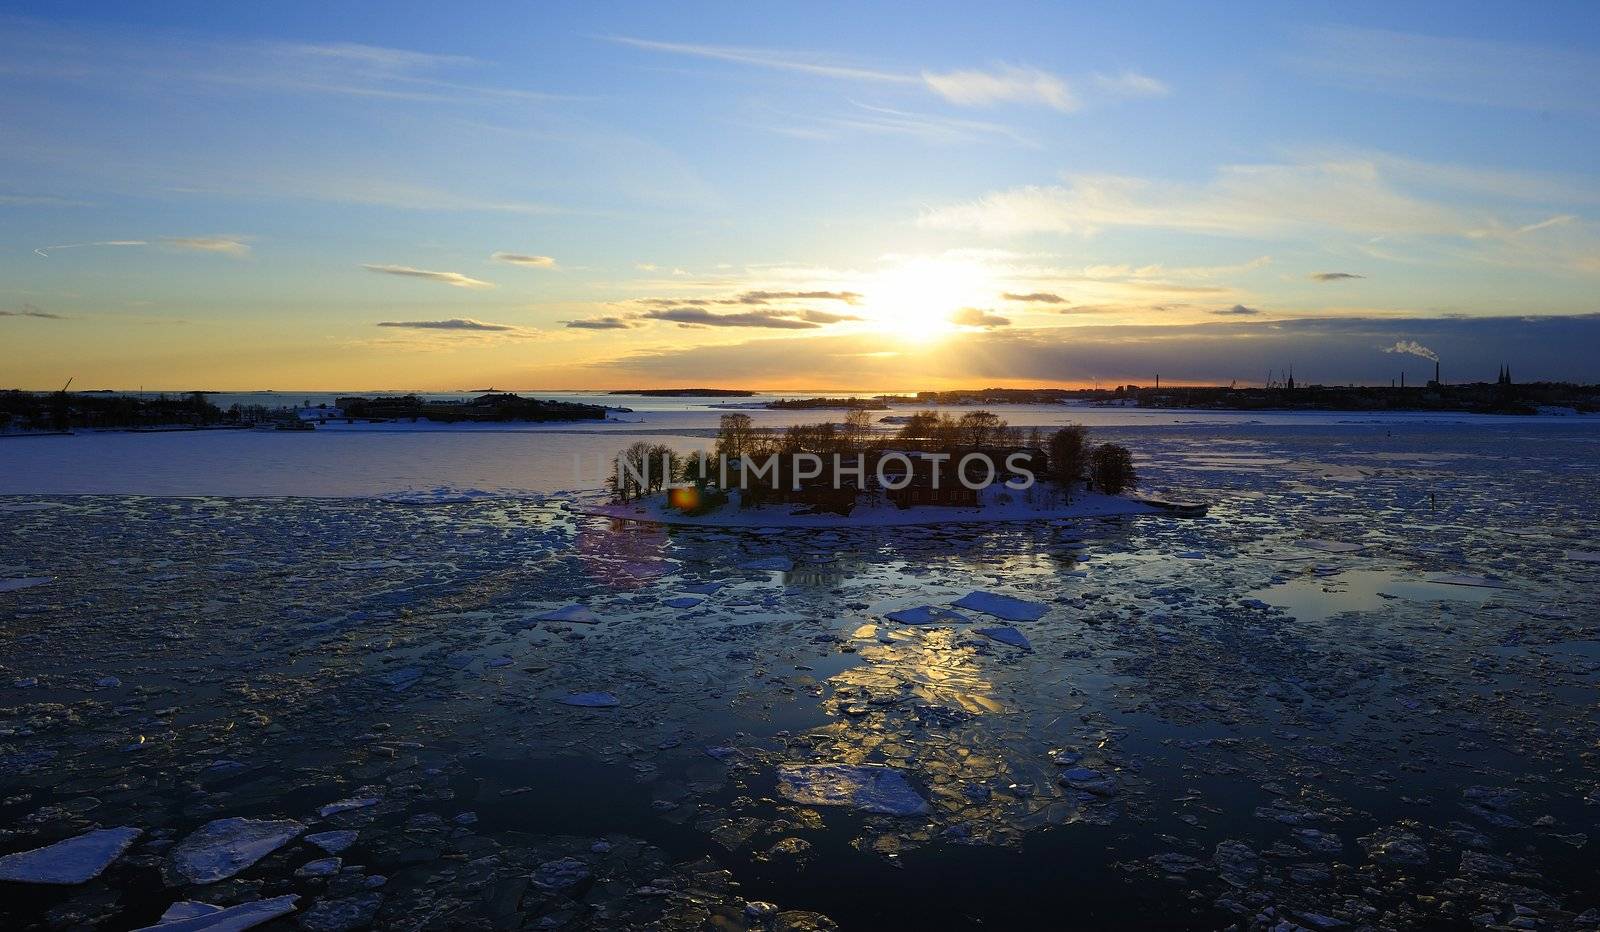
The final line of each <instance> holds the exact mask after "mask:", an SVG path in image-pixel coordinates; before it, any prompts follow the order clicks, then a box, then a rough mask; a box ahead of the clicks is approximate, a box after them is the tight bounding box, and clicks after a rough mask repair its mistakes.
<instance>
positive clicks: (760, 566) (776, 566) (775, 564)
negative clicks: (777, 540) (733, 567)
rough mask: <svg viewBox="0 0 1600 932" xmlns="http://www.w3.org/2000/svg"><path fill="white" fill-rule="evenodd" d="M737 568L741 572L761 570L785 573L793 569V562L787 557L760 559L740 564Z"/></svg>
mask: <svg viewBox="0 0 1600 932" xmlns="http://www.w3.org/2000/svg"><path fill="white" fill-rule="evenodd" d="M739 568H740V569H742V570H762V571H776V572H779V573H787V572H789V571H790V570H792V569H794V561H793V560H791V559H789V558H788V557H762V558H761V559H759V560H751V561H750V562H748V563H743V564H740V566H739Z"/></svg>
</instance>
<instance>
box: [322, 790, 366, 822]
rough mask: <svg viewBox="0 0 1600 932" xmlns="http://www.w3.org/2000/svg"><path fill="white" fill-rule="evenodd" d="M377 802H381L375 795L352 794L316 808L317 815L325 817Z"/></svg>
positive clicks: (364, 807) (363, 807) (362, 807)
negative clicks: (349, 796)
mask: <svg viewBox="0 0 1600 932" xmlns="http://www.w3.org/2000/svg"><path fill="white" fill-rule="evenodd" d="M379 802H381V800H380V799H379V798H378V797H376V796H353V797H351V798H349V799H341V800H339V801H338V802H333V803H329V804H327V805H326V806H323V807H322V808H320V809H318V810H317V815H319V816H321V817H323V818H324V819H326V818H327V817H328V816H331V815H337V814H339V813H341V812H350V811H352V810H355V809H366V808H368V807H370V806H376V805H377V804H378V803H379Z"/></svg>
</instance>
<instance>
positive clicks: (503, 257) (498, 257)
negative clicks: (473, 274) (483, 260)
mask: <svg viewBox="0 0 1600 932" xmlns="http://www.w3.org/2000/svg"><path fill="white" fill-rule="evenodd" d="M489 258H491V259H493V260H495V261H496V262H509V263H511V264H512V265H520V266H525V267H527V268H530V269H553V268H555V267H556V260H554V259H552V258H550V257H549V256H530V255H526V254H524V253H520V252H496V253H492V254H491V255H490V256H489Z"/></svg>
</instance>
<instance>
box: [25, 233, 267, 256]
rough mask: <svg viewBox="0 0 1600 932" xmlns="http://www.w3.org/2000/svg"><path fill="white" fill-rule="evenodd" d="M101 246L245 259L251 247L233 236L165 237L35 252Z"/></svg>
mask: <svg viewBox="0 0 1600 932" xmlns="http://www.w3.org/2000/svg"><path fill="white" fill-rule="evenodd" d="M100 246H112V247H134V246H161V247H165V248H167V249H175V250H179V251H182V252H208V253H214V254H217V255H224V256H232V257H234V258H236V259H237V258H243V257H245V256H248V255H249V254H250V245H249V244H248V243H246V242H244V240H243V239H241V238H239V237H231V236H163V237H160V238H158V239H153V240H149V239H106V240H95V241H93V242H87V243H63V244H61V245H58V246H40V247H39V248H38V249H35V250H34V251H33V252H34V254H35V255H37V256H42V257H44V258H46V259H48V258H50V255H51V253H56V252H61V251H62V250H65V249H86V248H93V247H100Z"/></svg>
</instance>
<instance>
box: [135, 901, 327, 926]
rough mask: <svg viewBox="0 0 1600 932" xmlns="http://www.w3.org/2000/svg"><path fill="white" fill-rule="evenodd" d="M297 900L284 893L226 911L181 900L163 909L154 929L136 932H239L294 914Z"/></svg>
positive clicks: (225, 908) (223, 908)
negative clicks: (165, 909)
mask: <svg viewBox="0 0 1600 932" xmlns="http://www.w3.org/2000/svg"><path fill="white" fill-rule="evenodd" d="M299 899H300V895H299V894H297V893H288V894H285V895H283V896H275V897H272V898H271V899H266V900H255V901H253V902H250V903H240V904H239V905H237V906H228V907H222V906H212V905H211V904H210V903H197V902H195V901H193V900H182V901H180V902H177V903H173V904H172V905H171V906H169V907H167V911H166V912H164V913H162V914H161V919H160V920H159V921H158V922H157V923H156V924H155V925H153V926H145V927H144V928H142V929H139V930H137V932H158V930H159V932H239V930H242V929H250V928H254V927H256V926H258V925H261V924H262V923H263V922H271V921H272V920H274V919H276V918H278V917H279V916H286V915H288V914H289V913H292V912H294V910H295V905H294V904H295V903H296V901H298V900H299Z"/></svg>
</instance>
